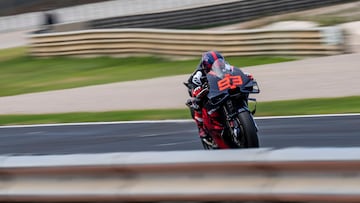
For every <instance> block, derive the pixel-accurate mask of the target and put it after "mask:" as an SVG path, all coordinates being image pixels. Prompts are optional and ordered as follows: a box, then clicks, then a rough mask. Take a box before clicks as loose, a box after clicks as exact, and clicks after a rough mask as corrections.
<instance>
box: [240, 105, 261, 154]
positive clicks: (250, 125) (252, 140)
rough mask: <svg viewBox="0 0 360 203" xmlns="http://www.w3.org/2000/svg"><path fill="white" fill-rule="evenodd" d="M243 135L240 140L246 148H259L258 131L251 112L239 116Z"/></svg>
mask: <svg viewBox="0 0 360 203" xmlns="http://www.w3.org/2000/svg"><path fill="white" fill-rule="evenodd" d="M238 118H239V122H240V127H241V135H240V138H239V139H241V140H239V141H240V142H241V143H242V145H243V147H244V148H259V139H258V135H257V129H256V126H255V123H254V120H253V118H252V117H251V115H250V112H248V111H244V112H241V113H240V114H239V116H238Z"/></svg>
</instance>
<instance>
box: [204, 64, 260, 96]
mask: <svg viewBox="0 0 360 203" xmlns="http://www.w3.org/2000/svg"><path fill="white" fill-rule="evenodd" d="M207 80H208V84H209V93H208V98H209V99H210V101H212V103H217V102H218V101H219V100H223V99H224V98H225V97H227V96H229V95H230V94H231V93H233V92H237V93H243V94H249V93H259V89H258V86H257V83H256V81H254V80H251V79H250V78H249V77H247V76H246V75H245V74H244V72H242V71H241V70H240V69H239V68H234V67H232V66H230V65H229V64H227V63H226V62H225V61H219V62H218V61H215V63H214V65H213V66H212V68H211V71H210V72H209V73H208V74H207Z"/></svg>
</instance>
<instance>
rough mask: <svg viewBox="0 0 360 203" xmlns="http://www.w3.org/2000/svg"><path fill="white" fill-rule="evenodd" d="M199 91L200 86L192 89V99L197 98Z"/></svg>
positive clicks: (200, 89)
mask: <svg viewBox="0 0 360 203" xmlns="http://www.w3.org/2000/svg"><path fill="white" fill-rule="evenodd" d="M201 91H202V88H201V86H198V87H196V88H195V89H193V91H192V96H193V97H196V96H198V95H199V93H200V92H201Z"/></svg>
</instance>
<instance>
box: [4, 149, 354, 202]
mask: <svg viewBox="0 0 360 203" xmlns="http://www.w3.org/2000/svg"><path fill="white" fill-rule="evenodd" d="M359 157H360V149H359V148H319V149H316V148H288V149H279V150H272V149H265V148H264V149H251V150H223V151H173V152H137V153H109V154H83V155H46V156H13V157H11V156H1V157H0V201H1V202H19V201H21V202H107V201H109V202H115V201H136V202H156V201H171V200H174V201H269V202H275V201H280V202H342V203H346V202H359V201H360V184H359V182H360V159H359Z"/></svg>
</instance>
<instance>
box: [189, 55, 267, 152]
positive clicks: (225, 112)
mask: <svg viewBox="0 0 360 203" xmlns="http://www.w3.org/2000/svg"><path fill="white" fill-rule="evenodd" d="M206 78H207V83H205V84H204V86H203V90H202V92H201V93H200V94H199V95H198V97H202V96H204V95H205V94H206V97H207V100H206V102H207V104H208V107H209V106H210V107H211V108H210V110H208V112H209V113H210V111H218V110H219V112H220V116H221V121H222V125H223V126H224V130H223V132H222V133H221V139H223V141H224V142H225V143H226V145H228V147H229V148H258V147H259V139H258V135H257V132H258V127H257V124H256V122H255V120H254V118H253V115H254V114H255V112H256V99H254V98H249V94H257V93H260V89H259V86H258V84H257V82H256V80H254V79H251V78H249V77H248V76H247V75H246V74H245V73H244V72H243V71H242V70H240V69H239V68H235V67H232V66H231V65H229V64H228V63H226V62H225V61H224V60H222V59H219V60H216V61H215V62H214V63H213V65H212V67H211V70H210V72H209V73H208V74H207V75H206ZM184 84H185V85H186V86H187V87H188V88H189V84H187V83H184ZM195 99H196V98H195ZM249 101H252V102H254V107H253V110H250V108H249ZM192 116H193V112H192ZM202 145H203V147H204V149H215V148H216V144H215V145H214V144H210V143H208V142H204V141H202ZM214 146H215V147H214Z"/></svg>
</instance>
